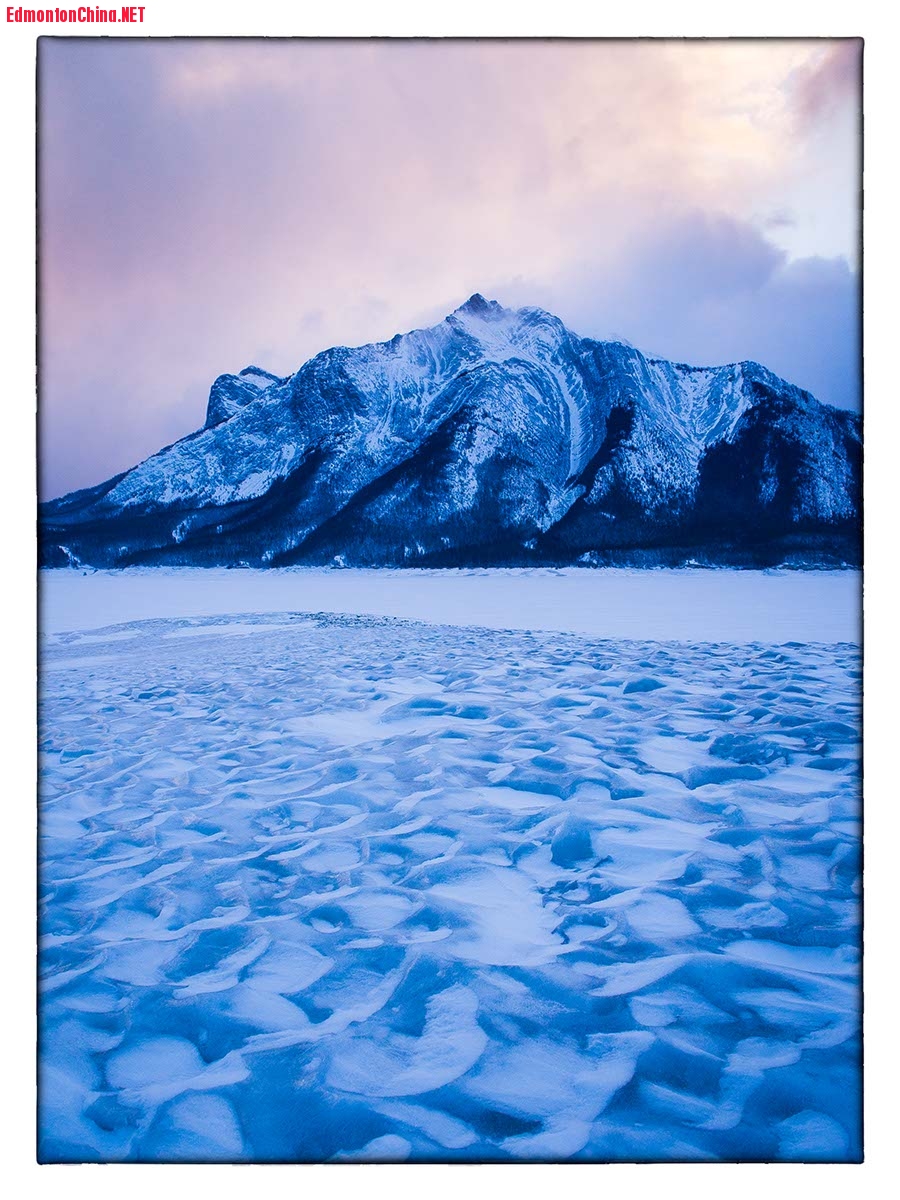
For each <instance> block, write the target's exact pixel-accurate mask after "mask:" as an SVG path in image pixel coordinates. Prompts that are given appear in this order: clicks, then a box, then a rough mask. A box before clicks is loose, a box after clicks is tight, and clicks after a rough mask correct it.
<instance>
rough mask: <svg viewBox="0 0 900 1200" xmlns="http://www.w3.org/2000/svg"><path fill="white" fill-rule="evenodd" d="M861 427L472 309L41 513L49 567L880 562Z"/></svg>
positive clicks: (248, 405) (219, 407)
mask: <svg viewBox="0 0 900 1200" xmlns="http://www.w3.org/2000/svg"><path fill="white" fill-rule="evenodd" d="M860 474H861V431H860V419H859V417H858V416H856V415H854V414H851V413H849V412H845V411H843V410H840V409H835V408H831V407H828V406H826V405H823V404H820V403H819V402H818V401H817V400H816V399H815V398H814V397H813V396H811V395H810V394H809V393H808V392H804V391H801V390H800V389H799V388H796V387H794V386H792V385H791V384H789V383H786V382H785V381H784V380H782V379H779V378H778V377H777V376H775V375H773V374H772V372H771V371H768V370H767V369H766V368H765V367H763V366H760V365H759V364H758V363H755V362H741V363H731V364H729V365H727V366H721V367H689V366H686V365H684V364H682V363H672V362H667V361H666V360H664V359H658V358H649V357H647V356H645V355H644V354H642V353H641V352H640V351H638V350H636V349H634V348H633V347H632V346H629V345H626V344H623V343H620V342H600V341H592V340H591V339H589V338H582V337H579V336H577V335H576V334H574V333H572V332H570V331H569V330H568V329H567V328H566V327H565V326H564V325H563V323H562V322H561V321H560V320H559V319H558V318H557V317H554V316H552V315H551V314H550V313H547V312H544V311H543V310H542V309H539V308H523V309H519V310H515V311H514V310H510V309H507V308H504V307H502V306H501V305H500V304H498V303H496V302H495V301H487V300H485V299H484V298H483V297H482V296H480V295H477V294H476V295H474V296H472V297H471V298H470V299H469V300H468V301H467V302H466V303H465V304H463V305H462V306H461V307H460V308H458V309H456V311H455V312H453V313H451V315H450V316H448V317H447V318H446V319H445V320H444V321H442V322H441V323H440V324H438V325H436V326H434V327H433V328H430V329H421V330H414V331H413V332H412V333H407V334H403V335H400V334H398V335H397V336H396V337H394V338H392V339H391V341H389V342H382V343H378V344H376V345H367V346H361V347H358V348H355V349H349V348H347V347H343V346H341V347H335V348H333V349H331V350H326V351H324V352H323V353H322V354H318V355H316V357H315V358H312V359H310V360H309V362H307V363H305V364H304V365H303V366H302V367H301V368H300V369H299V370H298V371H297V372H296V373H295V374H294V375H291V376H290V377H288V378H286V379H285V378H280V377H278V376H276V375H272V374H270V373H269V372H268V371H264V370H262V369H261V368H259V367H247V368H246V369H245V370H243V371H241V372H240V374H239V375H221V376H219V378H218V379H216V381H215V382H214V383H213V385H212V389H211V391H210V397H209V405H208V410H207V416H206V422H205V424H204V427H203V428H202V429H201V430H198V431H197V432H196V433H192V434H189V435H188V436H187V437H185V438H182V439H181V441H178V442H176V443H174V445H171V446H167V447H166V448H165V449H163V450H160V451H159V453H157V454H154V455H153V456H152V457H150V458H148V459H147V460H146V461H144V462H142V463H139V464H138V465H137V466H136V467H133V468H132V469H131V470H129V471H126V472H124V473H123V474H121V475H116V476H114V477H113V478H112V479H109V480H107V481H106V482H105V483H101V484H99V485H98V486H97V487H93V488H88V489H86V490H83V491H79V492H72V493H70V494H69V495H67V496H63V497H62V498H60V499H58V500H53V501H50V502H49V503H47V504H44V505H42V506H41V510H40V529H41V561H42V563H43V564H44V565H47V566H64V565H67V564H73V565H77V564H82V563H83V564H90V565H95V566H129V565H136V564H155V563H171V564H194V565H213V564H218V565H230V564H248V565H252V566H265V565H273V566H277V565H286V564H290V563H333V562H337V563H339V564H346V565H364V564H371V565H403V564H405V565H417V566H445V565H446V566H459V565H471V564H485V565H486V564H497V565H509V564H523V563H529V562H545V563H559V564H561V563H571V562H576V561H583V562H594V563H608V562H617V563H630V564H634V565H656V564H660V563H666V564H674V563H678V562H684V561H692V560H693V561H697V562H704V563H735V564H739V565H770V564H774V563H778V562H783V561H795V562H801V563H808V564H819V563H824V564H830V565H839V564H842V563H855V562H857V561H858V559H859V555H860V509H861V486H860Z"/></svg>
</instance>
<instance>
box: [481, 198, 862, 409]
mask: <svg viewBox="0 0 900 1200" xmlns="http://www.w3.org/2000/svg"><path fill="white" fill-rule="evenodd" d="M496 290H497V291H498V292H500V293H502V294H503V296H504V297H508V298H509V300H510V301H511V302H514V303H533V302H535V300H534V296H533V293H535V292H539V293H540V299H539V300H538V301H537V302H538V303H540V304H542V305H544V306H545V307H548V308H551V309H555V310H556V311H557V312H558V313H559V315H560V316H561V317H562V318H563V319H564V320H565V321H566V322H567V323H568V324H569V325H570V326H571V327H572V328H574V329H576V330H578V332H579V333H582V334H585V335H589V336H592V337H610V338H619V339H624V340H627V341H629V342H631V343H632V344H633V345H635V346H637V347H638V348H639V349H641V350H643V351H644V352H646V353H650V354H654V355H659V356H660V357H665V358H670V359H674V360H676V361H679V362H688V363H692V364H694V365H698V366H703V365H714V364H719V363H726V362H735V361H742V360H747V359H752V360H755V361H757V362H761V363H763V364H765V365H766V366H767V367H769V368H770V369H771V370H773V371H775V373H776V374H778V375H781V376H782V377H783V378H785V379H787V380H789V381H790V382H792V383H795V384H797V385H798V386H799V387H802V388H805V389H806V390H808V391H810V392H812V393H813V395H814V396H816V397H817V398H818V399H819V400H821V401H823V403H826V404H833V405H837V406H838V407H840V408H848V409H858V408H859V406H860V391H861V379H860V364H859V350H860V347H859V313H860V296H859V280H858V277H857V276H856V275H855V274H854V273H853V272H852V271H851V270H850V268H849V267H848V265H847V262H846V260H845V259H842V258H837V259H823V258H807V259H798V260H794V261H792V262H789V261H787V260H786V257H785V255H784V253H783V251H781V250H779V249H778V248H777V247H776V246H774V245H773V244H772V243H771V242H770V241H768V240H767V239H766V238H765V237H764V236H763V235H762V234H761V233H759V232H758V231H757V230H755V229H754V228H753V227H752V226H750V225H748V224H746V223H743V222H740V221H736V220H733V219H731V218H727V217H721V216H719V217H711V216H709V215H706V214H702V213H699V214H695V215H694V216H692V217H689V218H686V219H684V220H681V221H678V222H674V223H673V224H671V225H670V226H668V227H667V228H665V229H659V230H656V231H655V232H654V233H653V234H652V235H650V236H648V237H647V238H646V239H645V240H643V241H642V242H640V243H639V244H635V243H634V242H630V243H629V244H627V245H626V246H624V247H623V248H622V252H621V254H620V257H619V259H618V261H617V263H616V264H615V265H614V266H613V267H612V268H610V267H608V266H605V267H604V268H603V269H602V270H595V269H593V268H592V267H591V265H590V264H585V265H584V266H583V267H582V268H581V269H579V271H578V272H577V274H569V275H566V276H563V277H560V278H557V279H555V280H553V281H551V282H550V283H549V284H548V282H547V281H543V282H542V283H541V285H540V287H538V285H537V284H536V283H535V284H532V283H530V282H529V281H528V280H527V279H518V280H516V281H513V282H506V283H501V284H500V285H499V286H498V288H497V289H496ZM530 293H531V296H530V295H529V294H530Z"/></svg>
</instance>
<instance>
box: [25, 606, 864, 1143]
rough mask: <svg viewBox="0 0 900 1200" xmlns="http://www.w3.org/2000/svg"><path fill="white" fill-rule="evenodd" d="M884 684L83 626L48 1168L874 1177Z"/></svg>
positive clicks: (62, 797)
mask: <svg viewBox="0 0 900 1200" xmlns="http://www.w3.org/2000/svg"><path fill="white" fill-rule="evenodd" d="M858 668H859V650H858V647H855V646H850V645H847V644H837V645H824V644H808V645H801V644H797V643H791V644H787V645H780V646H779V645H770V644H764V643H753V644H735V643H730V644H729V643H721V644H707V645H697V644H695V645H686V644H678V643H674V642H669V643H666V642H640V641H601V640H591V639H587V638H584V637H579V636H574V635H571V634H562V633H541V634H532V633H527V632H522V631H520V632H502V631H497V630H486V629H476V628H465V627H453V628H451V627H449V626H444V627H441V626H427V625H422V624H416V623H413V622H404V621H396V620H389V619H379V618H359V617H350V616H338V615H322V614H320V615H310V614H291V613H280V614H276V613H271V612H269V613H266V614H265V615H264V616H259V617H254V616H252V615H249V616H248V615H244V616H242V617H241V618H240V619H236V618H234V617H223V618H201V617H197V618H193V619H189V620H185V619H178V620H147V621H140V622H134V623H130V624H125V625H121V626H118V627H114V628H107V629H101V630H94V631H92V632H90V633H70V634H61V633H57V634H53V635H51V636H48V638H47V639H46V646H45V649H44V656H43V676H42V688H41V693H42V694H41V701H42V712H41V728H42V750H41V781H42V782H41V824H40V834H41V847H42V849H41V867H40V882H41V890H42V904H43V920H42V929H41V1014H40V1016H41V1026H40V1064H41V1088H40V1104H41V1110H40V1129H41V1149H40V1153H41V1157H42V1158H43V1159H44V1160H46V1161H56V1160H84V1159H105V1160H119V1159H128V1160H179V1159H194V1160H197V1159H199V1160H216V1159H223V1160H247V1159H253V1160H288V1161H294V1160H329V1159H333V1160H336V1161H353V1160H360V1159H362V1160H381V1161H387V1160H395V1159H410V1160H414V1161H421V1160H435V1159H437V1160H452V1159H468V1160H483V1159H498V1160H522V1159H537V1160H544V1159H547V1160H557V1159H569V1158H572V1159H585V1160H610V1159H612V1160H633V1159H637V1160H647V1159H652V1160H656V1159H662V1160H671V1159H792V1160H793V1159H800V1160H810V1159H826V1160H855V1159H858V1157H859V1154H860V1144H859V1068H860V1060H859V1054H860V1048H859V1011H858V1010H859V915H860V914H859V817H860V813H859V763H858V721H859V714H858V711H857V701H858Z"/></svg>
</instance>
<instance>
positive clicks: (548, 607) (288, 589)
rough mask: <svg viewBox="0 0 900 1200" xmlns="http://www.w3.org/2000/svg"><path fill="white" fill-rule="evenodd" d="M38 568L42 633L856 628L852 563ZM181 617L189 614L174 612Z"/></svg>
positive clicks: (694, 632)
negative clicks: (355, 619) (260, 617)
mask: <svg viewBox="0 0 900 1200" xmlns="http://www.w3.org/2000/svg"><path fill="white" fill-rule="evenodd" d="M40 575H41V584H40V595H41V627H42V629H43V631H44V632H45V633H62V632H66V631H69V630H82V631H83V630H88V629H95V628H97V627H98V626H107V625H114V624H118V623H124V622H129V621H136V620H140V619H149V618H153V617H194V616H196V617H209V616H220V615H223V614H226V613H228V614H243V613H284V612H294V613H297V612H312V613H316V612H338V613H348V614H356V613H367V614H370V615H373V616H384V617H401V618H404V619H409V620H414V621H430V622H434V623H435V624H442V623H446V624H448V625H459V624H461V623H465V624H467V625H482V626H485V627H487V628H490V629H534V630H553V631H556V632H572V633H578V634H584V635H587V636H591V637H601V638H638V639H642V638H659V639H665V640H683V641H701V642H718V641H722V642H739V641H746V642H755V641H766V642H790V641H796V642H858V641H859V638H860V600H861V587H860V576H859V573H858V572H857V571H788V570H771V571H736V570H728V569H722V570H715V571H709V570H690V569H681V570H663V569H660V570H653V571H642V570H628V569H624V568H622V569H619V568H610V569H605V570H602V571H595V570H590V569H588V568H578V567H567V568H562V569H559V570H555V569H551V568H546V569H544V568H527V569H526V568H521V569H519V568H510V569H508V570H502V569H485V570H440V571H439V570H413V569H409V570H389V569H383V568H379V569H371V570H366V569H355V568H352V569H347V570H336V569H334V570H332V569H328V568H316V567H296V568H287V569H283V570H271V571H260V570H249V569H248V570H242V569H235V570H228V569H209V570H200V569H194V568H189V567H184V568H162V567H149V568H134V569H129V570H124V571H89V572H87V573H82V572H80V571H75V570H54V571H49V570H45V571H41V573H40ZM182 628H183V629H185V630H190V629H192V628H193V629H194V630H196V628H197V626H196V625H191V624H189V623H186V624H185V625H184V626H183V627H182ZM242 631H243V630H242ZM179 636H181V635H179ZM646 677H647V672H646V671H645V670H643V669H642V668H641V666H640V664H637V665H636V667H635V671H634V673H633V675H631V676H628V677H627V678H626V679H623V680H621V681H620V686H621V685H622V684H624V685H625V687H628V686H629V685H630V686H633V685H634V684H635V683H637V682H639V681H640V680H641V679H642V678H646ZM657 682H659V681H658V680H657Z"/></svg>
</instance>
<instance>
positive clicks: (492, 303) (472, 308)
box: [451, 292, 503, 317]
mask: <svg viewBox="0 0 900 1200" xmlns="http://www.w3.org/2000/svg"><path fill="white" fill-rule="evenodd" d="M502 311H503V306H502V304H498V303H497V301H496V300H485V298H484V296H482V294H481V292H473V293H472V295H471V296H470V297H469V298H468V300H467V301H466V302H465V304H461V305H460V306H459V308H456V309H454V310H453V313H452V314H451V315H452V316H454V317H456V316H459V315H460V314H464V315H466V316H471V317H486V316H488V315H489V314H490V313H496V312H502Z"/></svg>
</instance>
